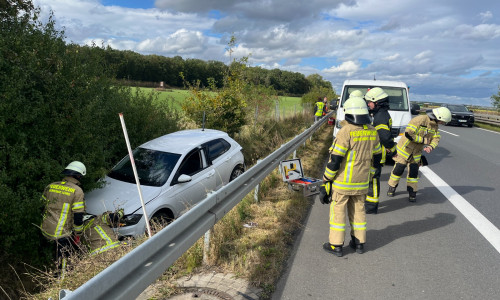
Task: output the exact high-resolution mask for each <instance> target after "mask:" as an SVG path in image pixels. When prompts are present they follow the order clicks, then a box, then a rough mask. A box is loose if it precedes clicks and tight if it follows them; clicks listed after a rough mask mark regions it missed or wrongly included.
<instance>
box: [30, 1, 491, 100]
mask: <svg viewBox="0 0 500 300" xmlns="http://www.w3.org/2000/svg"><path fill="white" fill-rule="evenodd" d="M33 2H34V4H35V5H36V6H39V7H40V8H41V12H42V18H44V19H45V20H46V19H48V16H49V14H50V12H51V11H52V12H53V14H54V18H55V20H56V24H57V26H58V29H60V30H64V32H65V36H66V39H67V42H68V43H75V44H80V45H91V44H92V43H95V44H97V45H99V46H110V47H112V48H114V49H117V50H131V51H135V52H138V53H141V54H144V55H148V54H156V55H163V56H167V57H173V56H177V55H178V56H181V57H182V58H184V59H187V58H197V59H202V60H217V61H222V62H224V63H229V62H230V60H231V59H235V58H236V59H238V58H242V57H246V56H248V57H249V60H248V63H249V64H250V65H251V66H260V67H262V68H266V69H274V68H278V69H281V70H287V71H292V72H300V73H302V74H304V75H306V76H307V75H310V74H314V73H316V74H319V75H321V76H322V77H323V79H325V80H328V81H330V82H331V83H332V86H333V87H334V89H335V90H336V92H337V93H338V94H340V92H341V88H342V83H343V82H344V80H346V79H373V78H376V79H377V80H398V81H403V82H405V83H406V84H407V85H408V86H410V99H411V100H413V101H423V102H440V103H457V104H467V105H480V106H491V105H492V104H491V99H490V97H491V96H492V95H494V94H497V93H498V92H499V85H500V18H499V17H500V1H492V0H474V1H470V0H34V1H33ZM231 36H234V37H235V38H236V46H235V48H234V49H233V50H234V51H233V52H232V53H231V57H230V56H229V54H228V51H227V49H228V42H229V40H230V38H231Z"/></svg>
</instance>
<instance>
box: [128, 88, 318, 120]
mask: <svg viewBox="0 0 500 300" xmlns="http://www.w3.org/2000/svg"><path fill="white" fill-rule="evenodd" d="M134 89H139V90H141V91H142V92H149V93H151V92H155V91H156V92H158V101H160V102H168V103H171V104H172V105H173V107H174V108H175V109H177V110H179V111H180V110H181V104H182V102H183V101H184V100H186V98H188V97H189V96H190V91H189V90H178V89H165V90H158V89H154V88H134ZM278 100H279V108H280V113H281V114H282V115H285V117H287V116H290V115H291V114H292V113H293V114H298V113H300V112H301V111H302V104H301V98H300V97H285V96H279V97H278ZM311 113H312V112H311Z"/></svg>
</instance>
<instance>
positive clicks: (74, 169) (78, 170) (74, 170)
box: [62, 161, 87, 176]
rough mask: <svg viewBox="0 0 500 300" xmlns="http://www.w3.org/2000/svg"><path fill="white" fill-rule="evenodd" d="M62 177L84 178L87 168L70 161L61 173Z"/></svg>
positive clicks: (77, 162) (79, 163)
mask: <svg viewBox="0 0 500 300" xmlns="http://www.w3.org/2000/svg"><path fill="white" fill-rule="evenodd" d="M62 173H63V174H64V175H70V176H71V175H81V176H85V174H87V168H85V165H84V164H83V163H81V162H79V161H72V162H70V163H69V165H68V166H67V167H66V168H65V169H64V171H63V172H62Z"/></svg>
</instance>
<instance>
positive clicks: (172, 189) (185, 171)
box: [85, 129, 245, 236]
mask: <svg viewBox="0 0 500 300" xmlns="http://www.w3.org/2000/svg"><path fill="white" fill-rule="evenodd" d="M241 150H242V147H241V146H240V145H239V144H238V143H237V142H236V141H235V140H233V139H232V138H230V137H229V136H228V135H227V133H225V132H222V131H218V130H210V129H205V130H202V129H195V130H183V131H178V132H175V133H171V134H167V135H164V136H162V137H159V138H156V139H154V140H151V141H149V142H146V143H144V144H142V145H140V146H139V147H137V148H136V149H135V150H134V151H133V155H134V161H135V165H136V168H137V173H138V177H139V181H140V183H141V191H142V195H143V200H144V203H145V206H146V212H147V215H148V217H149V219H150V220H151V219H153V220H157V221H163V222H165V221H167V222H169V221H171V220H173V219H175V218H178V217H179V216H180V215H182V214H183V213H185V212H186V211H187V210H189V209H190V208H192V207H193V206H195V205H196V204H198V203H199V202H200V201H201V200H203V199H204V198H205V197H206V195H207V193H208V192H210V191H214V190H217V189H219V188H221V187H222V186H223V185H225V184H227V183H228V182H230V181H232V180H233V179H235V178H236V177H238V176H239V175H241V174H242V173H243V172H244V171H245V164H244V159H243V154H242V152H241ZM104 180H105V182H106V185H105V186H104V187H103V188H100V189H96V190H93V191H91V192H89V193H87V194H86V196H85V202H86V211H87V213H89V214H92V215H100V214H102V213H104V212H106V211H112V212H113V211H117V210H119V209H123V211H124V215H125V216H124V218H122V220H121V222H120V224H119V227H118V228H115V230H116V231H117V232H118V233H119V234H120V235H122V236H139V235H141V234H144V233H145V230H146V220H145V218H144V216H143V210H142V207H141V202H140V198H139V193H138V190H137V186H136V182H135V177H134V173H133V170H132V165H131V162H130V158H129V156H128V155H127V156H126V157H124V158H123V159H122V160H121V161H120V162H119V163H118V164H117V165H116V166H115V167H113V169H112V170H111V171H110V173H109V174H108V175H107V176H106V177H105V178H104Z"/></svg>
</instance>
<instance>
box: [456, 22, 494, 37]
mask: <svg viewBox="0 0 500 300" xmlns="http://www.w3.org/2000/svg"><path fill="white" fill-rule="evenodd" d="M455 34H456V35H457V36H458V37H459V38H461V39H471V40H491V39H496V38H498V37H500V25H496V24H479V25H477V26H471V25H460V26H458V27H457V28H456V30H455Z"/></svg>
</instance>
